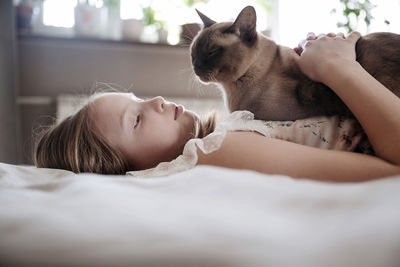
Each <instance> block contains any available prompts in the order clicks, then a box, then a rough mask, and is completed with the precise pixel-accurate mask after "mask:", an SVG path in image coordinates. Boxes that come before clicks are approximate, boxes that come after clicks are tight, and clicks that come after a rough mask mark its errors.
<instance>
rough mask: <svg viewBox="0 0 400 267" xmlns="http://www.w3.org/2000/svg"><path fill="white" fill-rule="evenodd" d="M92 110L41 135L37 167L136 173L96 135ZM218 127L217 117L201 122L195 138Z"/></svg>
mask: <svg viewBox="0 0 400 267" xmlns="http://www.w3.org/2000/svg"><path fill="white" fill-rule="evenodd" d="M89 108H90V106H89V104H86V105H85V106H83V107H82V108H81V109H80V110H79V111H78V112H77V113H76V114H74V115H71V116H69V117H67V118H65V119H64V120H63V121H61V122H60V123H59V124H56V125H53V126H51V127H50V128H48V129H47V130H45V131H44V133H42V134H41V136H40V138H39V140H38V142H36V146H35V151H34V164H35V165H36V167H39V168H55V169H64V170H69V171H72V172H74V173H82V172H90V173H101V174H125V173H126V172H128V171H132V170H133V169H131V168H132V166H129V163H128V161H127V160H126V158H124V156H123V155H122V153H121V152H120V151H118V150H117V149H115V148H113V147H111V146H110V145H109V144H108V143H107V142H106V140H105V138H104V137H102V136H101V135H100V134H99V133H98V131H96V129H95V128H94V126H93V123H92V122H91V121H90V116H89ZM215 125H216V113H213V114H212V115H210V116H208V117H206V119H200V120H199V121H198V122H197V124H196V134H195V136H194V138H202V137H204V136H206V135H208V134H209V133H211V132H213V131H214V129H215Z"/></svg>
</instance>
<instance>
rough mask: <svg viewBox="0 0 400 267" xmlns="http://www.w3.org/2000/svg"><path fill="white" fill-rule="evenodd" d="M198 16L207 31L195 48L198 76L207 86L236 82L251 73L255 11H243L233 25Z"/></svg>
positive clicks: (200, 34)
mask: <svg viewBox="0 0 400 267" xmlns="http://www.w3.org/2000/svg"><path fill="white" fill-rule="evenodd" d="M198 13H199V15H200V17H201V19H202V20H203V22H204V27H203V29H202V31H200V32H199V34H198V35H197V36H196V37H195V39H194V41H193V42H192V45H191V58H192V66H193V69H194V72H195V73H196V75H197V76H198V77H199V78H200V80H201V81H203V82H229V81H236V80H237V79H239V78H240V77H241V76H242V75H243V74H244V73H245V72H246V71H247V69H248V67H249V65H250V64H251V60H252V58H253V55H254V53H255V49H254V46H255V44H256V41H257V33H256V29H255V27H256V15H255V11H254V8H252V7H246V8H245V9H243V10H242V12H241V13H240V14H239V15H238V17H237V18H236V20H235V22H233V23H232V22H223V23H216V22H214V21H212V20H211V19H209V18H208V17H206V16H205V15H203V14H201V13H200V12H198Z"/></svg>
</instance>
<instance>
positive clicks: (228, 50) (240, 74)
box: [191, 6, 400, 120]
mask: <svg viewBox="0 0 400 267" xmlns="http://www.w3.org/2000/svg"><path fill="white" fill-rule="evenodd" d="M198 13H199V15H200V17H201V18H202V20H203V23H204V27H203V29H202V30H201V31H200V32H199V34H198V35H197V36H196V38H195V39H194V40H193V42H192V45H191V57H192V65H193V69H194V71H195V73H196V75H197V76H198V77H199V78H200V80H201V81H203V82H215V83H217V84H220V85H222V87H223V89H224V92H225V102H226V104H227V106H228V108H229V110H230V111H235V110H249V111H251V112H253V113H254V114H255V117H256V118H257V119H264V120H296V119H302V118H306V117H311V116H317V115H347V116H352V114H351V112H350V110H349V109H348V108H347V107H346V106H345V105H344V103H343V102H342V101H341V100H340V99H339V97H337V96H336V94H335V93H334V92H333V91H331V90H330V89H329V88H328V87H326V86H325V85H323V84H322V83H317V82H313V81H311V80H310V79H308V78H307V77H306V76H305V75H304V74H303V73H302V72H301V71H300V69H299V68H298V66H297V65H296V63H295V62H294V57H295V56H297V55H296V54H295V52H294V50H293V49H291V48H288V47H284V46H280V45H277V44H276V43H275V42H274V41H272V40H270V39H268V38H266V37H265V36H263V35H261V34H259V33H257V32H256V13H255V10H254V8H253V7H251V6H248V7H246V8H244V9H243V10H242V11H241V13H240V14H239V15H238V17H237V18H236V20H235V22H233V23H232V22H223V23H216V22H214V21H213V20H211V19H209V18H208V17H206V16H205V15H203V14H201V13H200V12H198ZM356 52H357V61H358V62H359V63H360V64H361V65H362V66H363V67H364V69H366V70H367V71H368V72H369V73H370V74H371V75H372V76H374V77H375V78H376V79H377V80H379V81H380V82H381V83H382V84H383V85H385V86H386V87H387V88H389V89H390V90H391V91H393V92H394V93H395V94H396V95H397V96H400V35H398V34H394V33H372V34H368V35H366V36H364V37H362V38H360V39H359V41H358V42H357V44H356Z"/></svg>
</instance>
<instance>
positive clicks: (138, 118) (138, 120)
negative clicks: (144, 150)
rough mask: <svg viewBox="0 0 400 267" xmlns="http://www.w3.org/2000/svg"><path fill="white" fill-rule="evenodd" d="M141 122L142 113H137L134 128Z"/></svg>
mask: <svg viewBox="0 0 400 267" xmlns="http://www.w3.org/2000/svg"><path fill="white" fill-rule="evenodd" d="M139 122H140V115H137V117H136V120H135V123H134V124H133V128H136V126H138V124H139Z"/></svg>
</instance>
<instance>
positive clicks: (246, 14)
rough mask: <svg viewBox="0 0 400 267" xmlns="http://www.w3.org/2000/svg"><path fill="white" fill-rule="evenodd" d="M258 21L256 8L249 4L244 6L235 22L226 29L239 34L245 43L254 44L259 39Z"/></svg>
mask: <svg viewBox="0 0 400 267" xmlns="http://www.w3.org/2000/svg"><path fill="white" fill-rule="evenodd" d="M256 22H257V16H256V10H255V9H254V7H252V6H247V7H245V8H243V10H242V11H241V12H240V13H239V15H238V16H237V18H236V20H235V22H234V23H233V24H232V26H230V27H229V29H228V30H226V31H227V32H231V33H236V34H238V35H239V37H240V39H242V41H244V42H245V43H248V44H253V43H254V41H255V40H256V39H257V31H256Z"/></svg>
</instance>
